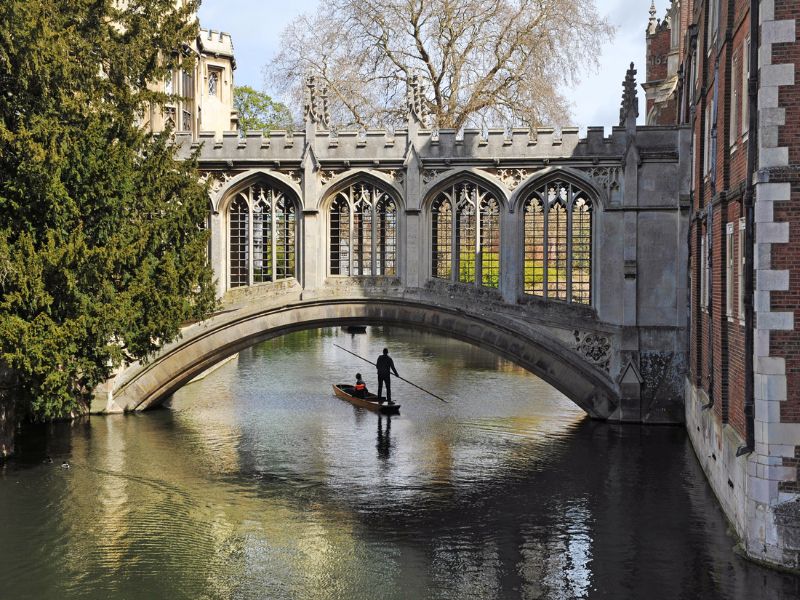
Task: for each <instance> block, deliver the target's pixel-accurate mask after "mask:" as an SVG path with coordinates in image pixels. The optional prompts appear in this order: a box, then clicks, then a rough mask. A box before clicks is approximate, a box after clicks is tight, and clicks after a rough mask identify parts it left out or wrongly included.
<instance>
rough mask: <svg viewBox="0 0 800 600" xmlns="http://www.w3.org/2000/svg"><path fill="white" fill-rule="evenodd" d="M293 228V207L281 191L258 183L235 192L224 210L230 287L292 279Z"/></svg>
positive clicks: (293, 263)
mask: <svg viewBox="0 0 800 600" xmlns="http://www.w3.org/2000/svg"><path fill="white" fill-rule="evenodd" d="M296 228H297V209H296V205H295V203H294V202H293V201H292V199H291V198H289V197H287V194H286V193H285V192H283V191H282V190H280V189H277V188H275V187H272V186H270V185H269V184H266V183H259V184H255V185H251V186H250V187H248V188H247V189H245V190H243V191H241V192H239V193H238V194H237V195H236V198H235V199H234V200H233V202H231V204H230V206H229V207H228V240H229V248H228V257H229V258H228V260H229V263H228V264H229V282H230V287H231V288H235V287H242V286H247V285H250V284H257V283H267V282H272V281H279V280H281V279H289V278H291V277H295V276H296V265H295V261H296V255H297V252H296V247H297V240H296ZM251 257H252V260H251Z"/></svg>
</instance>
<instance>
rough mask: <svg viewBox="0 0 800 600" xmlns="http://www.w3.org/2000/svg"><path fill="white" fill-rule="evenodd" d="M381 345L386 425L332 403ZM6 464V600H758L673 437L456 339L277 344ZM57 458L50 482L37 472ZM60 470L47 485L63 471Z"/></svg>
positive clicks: (49, 435) (764, 590)
mask: <svg viewBox="0 0 800 600" xmlns="http://www.w3.org/2000/svg"><path fill="white" fill-rule="evenodd" d="M334 342H336V343H339V344H341V345H343V346H345V347H347V348H350V349H352V350H354V351H356V352H359V353H361V354H365V355H367V356H369V357H370V358H372V359H373V360H374V358H375V357H377V355H378V354H379V352H380V350H381V348H382V347H383V346H384V345H389V346H390V348H391V351H392V355H393V356H394V358H395V361H396V363H397V366H398V370H399V371H400V374H401V375H403V376H404V377H406V378H408V379H411V380H412V381H416V382H419V383H420V384H422V385H424V386H425V387H429V388H430V389H432V390H433V391H435V392H436V393H437V394H439V395H441V396H444V397H445V398H448V399H449V400H450V403H449V404H443V403H440V402H438V401H436V400H433V399H431V398H430V397H426V396H425V395H424V394H422V393H421V392H418V391H417V390H415V389H414V388H411V387H409V386H407V385H405V384H403V383H402V382H398V381H395V388H394V389H393V392H394V395H395V396H396V399H397V400H398V401H400V402H401V403H402V409H401V415H400V416H399V417H392V418H391V419H389V418H387V417H379V416H378V415H375V414H374V413H370V412H366V411H364V410H362V409H357V408H355V407H353V406H351V405H350V404H348V403H346V402H344V401H341V400H338V399H336V398H335V397H333V395H332V393H331V390H330V384H331V383H332V382H335V381H345V382H350V381H352V380H353V376H354V374H355V373H356V372H357V371H362V372H363V373H364V374H365V376H366V380H367V383H368V385H370V387H372V388H375V387H376V381H375V376H374V371H373V368H371V367H370V366H369V365H366V364H365V363H361V362H359V361H358V359H356V358H354V357H352V356H350V355H348V354H346V353H344V352H342V351H341V350H337V349H336V348H335V347H334V346H333V343H334ZM19 449H20V450H21V456H20V457H19V458H18V459H17V460H16V461H14V462H12V463H9V464H7V465H6V466H5V467H4V468H0V598H2V599H3V600H5V599H17V598H37V599H38V598H42V599H47V598H58V599H62V598H131V599H138V598H148V599H149V598H191V599H195V598H269V599H282V598H292V599H294V598H296V599H301V600H306V599H308V600H314V599H338V598H342V599H348V600H349V599H360V598H365V599H367V598H369V599H373V598H374V599H382V598H387V599H392V598H409V599H425V598H456V599H459V600H465V599H471V598H531V599H532V598H547V599H561V598H614V599H624V598H631V599H660V598H664V599H675V598H712V599H713V598H726V599H727V598H746V599H748V600H756V599H767V598H770V599H771V598H775V599H781V598H792V599H796V598H798V597H800V583H799V582H798V579H796V578H794V577H791V576H788V575H781V574H778V573H775V572H772V571H769V570H765V569H762V568H760V567H758V566H755V565H753V564H750V563H748V562H746V561H744V560H742V559H741V558H739V557H738V556H737V555H736V554H734V553H733V551H732V546H733V544H734V540H733V539H732V538H731V537H729V536H728V535H727V534H726V523H725V520H724V518H723V515H722V513H721V511H720V509H719V508H718V506H717V504H716V502H715V500H714V498H713V495H712V493H711V491H710V489H709V487H708V486H707V485H706V483H705V481H704V479H703V475H702V472H701V470H700V468H699V466H698V464H697V462H696V460H695V457H694V455H693V453H692V449H691V446H690V444H689V442H688V440H687V438H686V435H685V434H684V432H683V430H682V429H681V428H678V427H674V428H673V427H669V428H642V427H638V426H614V425H606V424H603V423H594V422H591V421H589V420H588V419H586V418H585V417H584V415H583V413H582V412H581V411H580V410H579V409H577V407H575V406H574V405H573V404H572V403H571V402H569V401H568V400H567V399H566V398H564V397H563V396H561V395H560V394H559V393H557V392H556V391H555V390H553V389H552V388H550V387H549V386H548V385H547V384H545V383H543V382H542V381H541V380H539V379H537V378H535V377H533V376H532V375H530V374H528V373H526V372H524V371H521V370H519V369H517V368H515V367H513V366H511V365H510V364H509V363H506V362H504V361H502V360H500V359H497V358H496V357H494V356H492V355H490V354H488V353H485V352H483V351H480V350H477V349H475V348H472V347H470V346H467V345H464V344H461V343H459V342H455V341H451V340H446V339H444V338H441V337H437V336H432V335H427V334H424V333H415V332H410V331H403V330H391V331H389V330H382V329H376V328H371V329H370V330H369V333H368V334H367V335H355V336H351V335H347V334H345V333H343V332H341V331H340V330H338V329H336V330H333V329H332V330H323V331H315V332H304V333H299V334H293V335H290V336H286V337H284V338H280V339H277V340H273V341H270V342H267V343H264V344H261V345H259V346H256V347H254V348H251V349H249V350H247V351H245V352H242V353H241V355H240V357H239V358H238V360H236V361H234V362H230V363H228V364H226V365H225V366H223V367H222V368H220V369H219V370H217V371H216V372H214V373H212V374H211V375H209V376H208V377H207V378H206V379H204V380H202V381H200V382H197V383H194V384H191V385H189V386H187V387H185V388H184V389H183V390H181V391H180V392H179V393H178V394H176V395H175V397H174V398H173V399H172V401H171V402H170V403H169V407H168V408H167V409H166V410H160V411H155V412H151V413H148V414H144V415H135V416H127V417H125V416H117V417H108V418H92V419H91V420H90V421H88V422H85V423H78V424H72V425H66V424H61V425H57V426H51V427H49V428H48V429H47V430H46V431H45V430H44V429H43V428H39V429H36V428H33V429H30V430H28V431H26V432H25V434H24V435H23V437H22V439H21V440H20V443H19ZM46 457H51V458H52V460H53V462H52V463H50V462H43V460H46ZM64 460H67V461H69V463H70V465H71V468H70V469H68V470H67V469H62V468H61V466H60V465H61V463H62V461H64Z"/></svg>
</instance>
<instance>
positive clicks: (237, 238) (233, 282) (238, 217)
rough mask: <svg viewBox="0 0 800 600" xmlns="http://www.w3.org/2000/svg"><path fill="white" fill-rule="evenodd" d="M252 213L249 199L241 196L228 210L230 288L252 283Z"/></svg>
mask: <svg viewBox="0 0 800 600" xmlns="http://www.w3.org/2000/svg"><path fill="white" fill-rule="evenodd" d="M249 221H250V212H249V208H248V206H247V197H246V196H245V195H244V194H239V195H238V196H237V197H236V198H235V199H234V201H233V202H231V205H230V208H229V209H228V227H229V229H228V245H229V249H228V257H229V263H228V264H229V271H230V287H232V288H235V287H242V286H246V285H248V284H249V283H250V274H249V268H250V261H249V255H250V239H249V237H250V235H249V234H250V228H249Z"/></svg>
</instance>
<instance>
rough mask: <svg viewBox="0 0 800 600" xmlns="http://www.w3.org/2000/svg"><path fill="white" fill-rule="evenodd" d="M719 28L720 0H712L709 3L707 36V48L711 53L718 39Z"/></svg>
mask: <svg viewBox="0 0 800 600" xmlns="http://www.w3.org/2000/svg"><path fill="white" fill-rule="evenodd" d="M718 30H719V0H710V2H709V4H708V28H707V29H706V31H707V33H708V35H707V36H706V40H707V41H706V50H707V51H708V52H709V53H710V52H711V49H712V48H713V47H714V42H716V40H717V31H718Z"/></svg>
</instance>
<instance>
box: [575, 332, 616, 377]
mask: <svg viewBox="0 0 800 600" xmlns="http://www.w3.org/2000/svg"><path fill="white" fill-rule="evenodd" d="M574 335H575V349H576V350H577V351H578V352H580V354H581V355H582V356H583V357H584V358H585V359H586V360H587V361H588V362H590V363H591V364H593V365H595V366H598V367H600V368H601V369H603V370H604V371H606V372H608V368H609V362H610V361H611V342H610V341H609V339H608V338H607V337H605V336H602V335H598V334H596V333H592V332H586V331H577V330H576V331H575V332H574Z"/></svg>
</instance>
